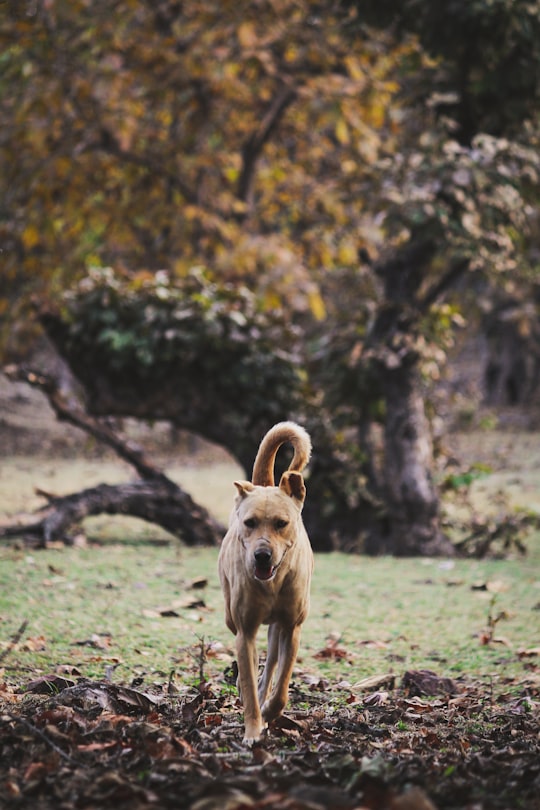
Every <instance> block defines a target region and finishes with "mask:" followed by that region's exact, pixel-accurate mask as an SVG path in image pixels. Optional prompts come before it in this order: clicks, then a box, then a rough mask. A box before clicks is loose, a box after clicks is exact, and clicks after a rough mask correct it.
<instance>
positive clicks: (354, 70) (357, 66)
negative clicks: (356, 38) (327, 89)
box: [343, 56, 365, 82]
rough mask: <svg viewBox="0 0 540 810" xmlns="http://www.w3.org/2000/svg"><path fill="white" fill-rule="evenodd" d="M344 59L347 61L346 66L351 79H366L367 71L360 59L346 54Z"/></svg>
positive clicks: (357, 80) (358, 80) (359, 80)
mask: <svg viewBox="0 0 540 810" xmlns="http://www.w3.org/2000/svg"><path fill="white" fill-rule="evenodd" d="M343 61H344V62H345V67H346V68H347V72H348V74H349V76H350V77H351V79H354V81H356V82H361V81H364V80H365V73H364V70H363V68H362V63H361V62H360V60H359V59H357V58H356V57H355V56H346V57H345V59H344V60H343Z"/></svg>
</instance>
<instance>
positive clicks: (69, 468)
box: [0, 457, 540, 688]
mask: <svg viewBox="0 0 540 810" xmlns="http://www.w3.org/2000/svg"><path fill="white" fill-rule="evenodd" d="M525 467H526V468H525V469H521V470H520V471H519V472H518V471H517V470H516V469H515V468H514V467H513V466H512V464H509V469H508V470H507V471H500V470H499V471H497V472H496V473H494V475H493V476H488V477H487V478H484V479H482V480H480V481H478V482H477V483H476V485H475V486H476V492H475V493H473V494H474V497H476V499H477V500H478V502H479V503H480V502H482V499H483V498H484V497H485V494H486V492H489V491H490V489H491V490H492V491H494V492H498V491H499V490H501V488H502V489H503V490H504V491H505V492H507V493H509V495H510V496H511V498H512V499H513V501H514V502H515V503H517V504H518V505H522V506H523V505H528V504H532V506H533V507H534V506H536V505H537V504H538V498H539V493H538V489H537V477H536V476H537V475H538V469H537V467H536V466H535V465H531V464H529V465H528V466H527V465H525ZM238 472H239V471H238V469H236V468H234V466H233V465H231V464H230V463H228V462H227V461H219V462H218V463H216V464H213V465H212V466H211V467H209V466H207V465H202V466H201V465H193V464H187V465H184V466H180V465H178V466H175V467H173V468H172V469H170V470H169V473H170V474H171V476H172V477H174V478H175V479H176V480H177V481H179V482H180V483H181V484H182V485H183V486H184V487H185V488H186V489H188V490H189V491H190V492H191V493H192V494H193V495H194V497H196V498H197V499H199V500H200V501H201V502H203V503H206V504H207V505H208V506H209V507H211V508H212V511H213V512H214V514H215V515H216V516H217V517H218V518H220V519H221V520H222V521H226V518H227V514H228V511H229V508H230V505H231V502H232V497H233V487H232V483H231V482H232V480H233V479H234V478H235V477H236V476H237V475H238ZM129 475H130V471H129V468H127V467H125V466H124V465H122V464H119V463H116V462H114V461H95V460H94V461H91V460H83V461H81V460H75V461H70V460H68V459H50V460H47V461H44V460H43V459H33V458H29V457H13V458H11V459H7V460H5V462H4V463H3V465H2V470H1V473H0V498H1V500H0V503H1V504H2V505H3V509H2V510H0V511H2V512H3V513H4V514H11V515H13V514H15V513H16V512H17V511H19V510H22V509H30V508H34V507H35V506H37V505H38V504H39V502H40V501H39V497H38V496H36V495H35V494H34V492H33V487H34V486H37V487H41V488H43V489H45V490H47V491H53V492H58V493H63V492H68V491H70V490H73V489H75V488H77V487H80V486H91V485H93V484H96V483H99V482H101V481H106V482H110V483H114V482H117V481H120V480H125V479H126V478H128V477H129ZM520 482H521V484H520ZM520 499H521V502H520ZM486 504H487V501H486ZM85 532H86V534H87V536H88V545H87V546H86V547H83V548H66V547H63V546H61V547H58V548H53V549H47V550H39V551H29V550H27V549H25V548H24V547H21V546H20V545H19V546H13V545H10V546H3V547H1V548H0V655H1V654H2V651H4V652H5V657H4V659H3V661H2V662H1V663H0V667H3V670H4V672H3V675H4V680H5V681H8V682H10V683H12V684H13V683H15V682H17V681H21V680H25V679H28V678H32V677H34V676H35V675H37V674H41V673H44V672H50V671H53V670H55V669H58V668H61V669H62V670H63V671H70V670H72V671H76V672H78V673H80V674H81V675H83V676H85V677H91V678H95V677H103V676H104V675H105V674H106V673H107V674H111V673H112V672H114V676H113V677H114V679H117V680H121V681H130V680H131V679H132V678H133V677H134V676H138V675H144V676H145V678H146V679H154V680H157V681H163V679H166V678H168V677H169V673H170V672H171V671H172V670H174V671H175V673H176V681H177V684H178V685H181V684H183V683H185V684H191V683H192V682H193V679H194V678H197V677H198V676H199V668H200V648H201V641H202V640H204V647H205V649H206V653H207V659H206V661H205V663H204V667H205V673H206V675H207V676H208V677H219V676H220V675H221V674H222V673H223V671H224V670H225V668H226V667H227V666H228V665H229V664H230V663H231V661H232V660H233V648H232V641H233V639H232V636H231V634H230V633H229V631H228V630H227V629H226V627H225V625H224V621H223V605H222V598H221V593H220V590H219V583H218V578H217V572H216V562H217V550H216V549H192V550H190V549H186V548H185V547H182V546H181V544H180V543H179V542H178V541H176V540H174V539H173V538H171V537H170V536H168V535H166V534H165V533H163V532H161V531H160V530H159V529H156V527H154V526H150V525H147V524H144V523H142V522H140V521H136V520H130V519H117V518H115V519H112V518H108V517H100V518H94V519H92V520H89V521H87V522H86V524H85ZM200 579H204V580H205V584H204V586H203V587H200V586H201V583H200V582H198V581H197V580H200ZM193 585H196V586H197V585H198V586H199V587H193ZM539 608H540V535H538V534H536V535H532V536H531V537H530V538H529V540H528V554H527V555H526V556H525V557H519V556H515V557H513V558H511V559H507V560H502V561H496V560H485V561H473V560H431V559H405V560H403V559H391V558H386V557H383V558H376V559H374V558H365V557H358V556H348V555H344V554H340V553H333V554H329V555H317V560H316V569H315V575H314V580H313V589H312V610H311V615H310V618H309V620H308V621H307V623H306V625H305V628H304V633H303V640H302V645H301V652H300V658H299V661H298V665H297V671H296V674H295V677H296V678H297V679H300V680H303V681H304V682H311V681H316V680H317V679H318V678H326V679H328V680H331V681H332V682H334V683H339V682H344V688H354V685H355V684H356V683H357V682H359V681H361V680H362V679H363V678H366V677H368V676H372V675H382V674H386V673H390V672H392V673H394V674H395V675H396V676H397V677H398V678H399V677H400V676H401V675H402V674H403V673H404V672H405V671H406V670H407V669H431V670H434V671H436V672H437V673H438V674H440V675H447V676H450V677H459V676H462V675H463V676H467V677H470V678H476V679H481V680H483V681H489V682H492V683H493V684H494V688H499V687H500V688H507V686H508V684H509V683H510V682H512V681H515V680H518V681H519V680H520V679H524V678H533V677H535V673H534V672H533V666H534V664H535V663H536V662H537V661H538V655H537V654H538V648H539V647H540V621H539V616H540V613H539ZM23 622H26V623H27V624H26V626H25V630H24V632H23V634H22V635H21V638H20V640H19V641H18V643H17V644H16V645H15V646H13V645H12V642H11V640H12V639H13V637H14V636H15V635H16V633H17V631H18V629H19V628H20V627H21V625H22V623H23ZM261 647H262V648H263V647H264V639H263V637H262V636H261ZM535 650H536V654H535V652H534V651H535ZM536 677H537V676H536ZM347 684H348V685H349V686H347Z"/></svg>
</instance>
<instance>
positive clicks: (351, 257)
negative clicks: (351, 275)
mask: <svg viewBox="0 0 540 810" xmlns="http://www.w3.org/2000/svg"><path fill="white" fill-rule="evenodd" d="M337 259H338V262H339V263H340V264H343V265H352V266H354V267H355V266H356V265H357V264H358V251H357V250H356V245H355V244H353V242H351V241H346V242H342V243H341V244H340V246H339V248H338V253H337Z"/></svg>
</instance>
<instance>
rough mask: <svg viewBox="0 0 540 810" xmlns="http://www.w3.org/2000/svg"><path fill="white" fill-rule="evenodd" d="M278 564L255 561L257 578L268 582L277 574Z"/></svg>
mask: <svg viewBox="0 0 540 810" xmlns="http://www.w3.org/2000/svg"><path fill="white" fill-rule="evenodd" d="M276 571H277V565H272V564H267V563H257V562H256V563H255V579H260V580H262V581H263V582H266V581H267V580H269V579H272V578H273V577H274V576H275V573H276Z"/></svg>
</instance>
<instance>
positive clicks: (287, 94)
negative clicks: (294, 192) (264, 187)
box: [237, 85, 296, 203]
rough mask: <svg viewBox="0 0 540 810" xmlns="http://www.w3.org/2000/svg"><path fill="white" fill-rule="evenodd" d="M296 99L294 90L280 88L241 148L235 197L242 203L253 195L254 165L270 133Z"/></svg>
mask: <svg viewBox="0 0 540 810" xmlns="http://www.w3.org/2000/svg"><path fill="white" fill-rule="evenodd" d="M295 98H296V90H294V89H293V88H292V87H288V86H287V85H284V86H282V87H281V88H280V90H279V91H278V93H277V94H276V96H275V97H274V99H273V100H272V102H271V103H270V106H269V107H268V110H267V111H266V114H265V116H264V118H263V119H262V121H261V122H260V124H259V126H258V128H257V129H256V130H255V132H253V133H252V134H251V135H250V137H249V138H248V140H247V141H246V142H245V144H244V146H243V148H242V157H243V164H242V171H241V172H240V177H239V178H238V191H237V195H238V198H239V199H240V200H242V202H246V203H249V202H250V200H251V195H252V193H253V180H254V176H255V165H256V163H257V160H258V158H259V156H260V154H261V152H262V150H263V148H264V145H265V144H266V143H267V142H268V140H269V139H270V137H271V135H272V133H273V132H274V130H275V129H276V127H277V126H278V124H279V122H280V121H281V119H282V118H283V115H284V114H285V111H286V109H287V107H289V105H290V104H292V102H293V101H294V99H295Z"/></svg>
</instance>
